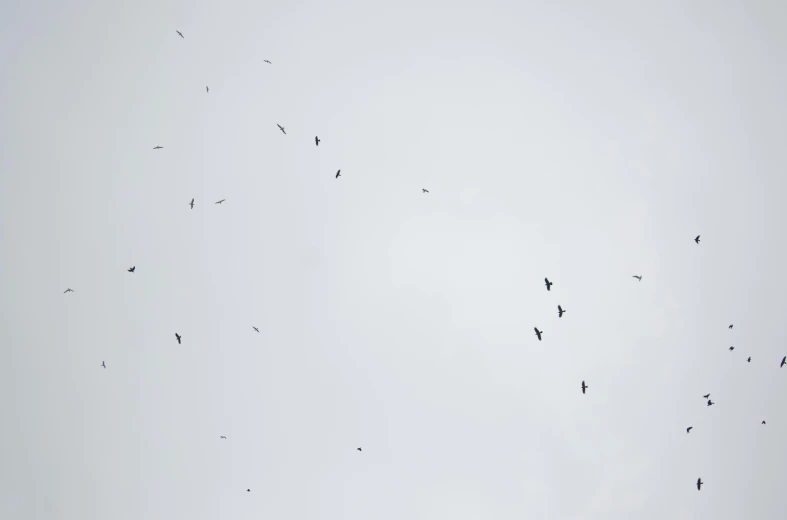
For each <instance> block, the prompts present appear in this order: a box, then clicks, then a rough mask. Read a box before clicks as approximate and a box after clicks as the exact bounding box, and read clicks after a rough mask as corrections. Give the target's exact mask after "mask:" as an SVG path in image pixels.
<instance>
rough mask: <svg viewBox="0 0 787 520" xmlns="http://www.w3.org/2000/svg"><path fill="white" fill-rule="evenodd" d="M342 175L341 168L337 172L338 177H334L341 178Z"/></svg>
mask: <svg viewBox="0 0 787 520" xmlns="http://www.w3.org/2000/svg"><path fill="white" fill-rule="evenodd" d="M341 176H342V171H341V170H338V171H337V172H336V177H334V179H338V178H339V177H341Z"/></svg>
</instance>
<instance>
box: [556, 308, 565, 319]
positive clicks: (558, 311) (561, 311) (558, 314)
mask: <svg viewBox="0 0 787 520" xmlns="http://www.w3.org/2000/svg"><path fill="white" fill-rule="evenodd" d="M564 312H566V311H564V310H563V307H561V306H560V305H558V306H557V317H558V318H562V317H563V313H564Z"/></svg>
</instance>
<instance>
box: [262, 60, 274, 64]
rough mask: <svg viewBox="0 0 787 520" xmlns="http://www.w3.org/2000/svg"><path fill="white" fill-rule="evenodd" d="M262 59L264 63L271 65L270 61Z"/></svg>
mask: <svg viewBox="0 0 787 520" xmlns="http://www.w3.org/2000/svg"><path fill="white" fill-rule="evenodd" d="M262 61H264V62H265V63H270V64H271V65H273V63H271V62H270V61H269V60H262Z"/></svg>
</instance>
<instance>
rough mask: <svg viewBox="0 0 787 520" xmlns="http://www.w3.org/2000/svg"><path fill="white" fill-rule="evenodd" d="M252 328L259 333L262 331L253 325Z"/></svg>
mask: <svg viewBox="0 0 787 520" xmlns="http://www.w3.org/2000/svg"><path fill="white" fill-rule="evenodd" d="M251 328H252V329H254V330H256V331H257V332H259V331H260V329H258V328H257V327H255V326H253V325H252V327H251Z"/></svg>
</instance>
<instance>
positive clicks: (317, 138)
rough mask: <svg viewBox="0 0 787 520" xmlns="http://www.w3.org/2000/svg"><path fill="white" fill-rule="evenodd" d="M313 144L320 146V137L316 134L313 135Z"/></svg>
mask: <svg viewBox="0 0 787 520" xmlns="http://www.w3.org/2000/svg"><path fill="white" fill-rule="evenodd" d="M314 145H315V146H320V138H319V137H317V136H316V135H315V136H314Z"/></svg>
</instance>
